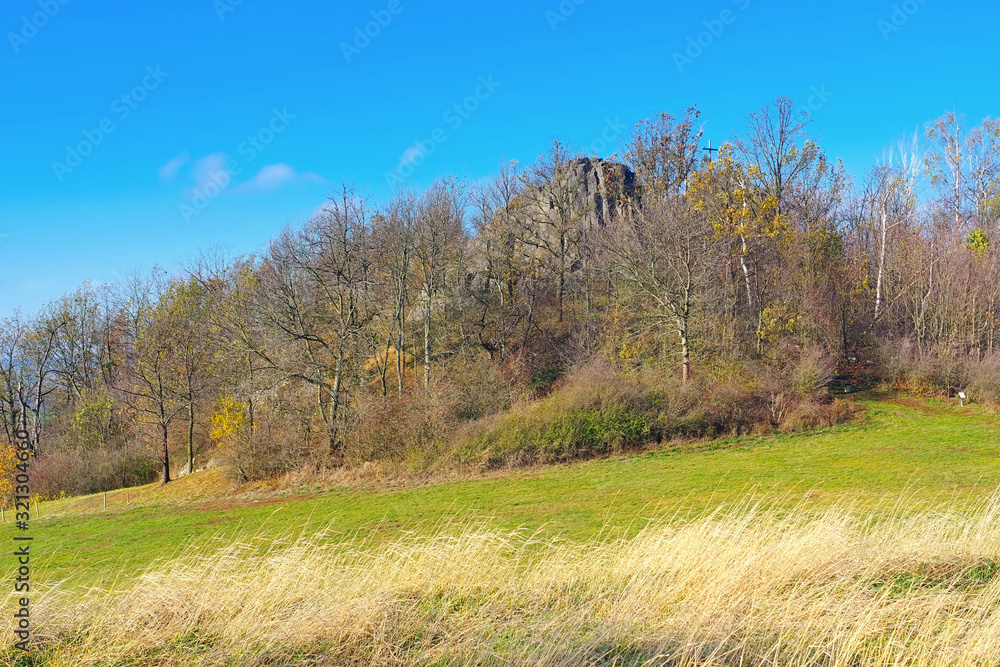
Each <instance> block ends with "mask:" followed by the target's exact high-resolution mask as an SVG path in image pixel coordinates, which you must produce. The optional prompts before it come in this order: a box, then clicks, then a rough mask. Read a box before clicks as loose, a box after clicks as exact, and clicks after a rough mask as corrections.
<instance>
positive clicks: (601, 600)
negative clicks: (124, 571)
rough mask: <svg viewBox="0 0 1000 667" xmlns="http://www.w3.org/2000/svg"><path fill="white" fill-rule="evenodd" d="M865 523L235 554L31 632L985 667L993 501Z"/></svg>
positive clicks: (86, 638) (996, 609)
mask: <svg viewBox="0 0 1000 667" xmlns="http://www.w3.org/2000/svg"><path fill="white" fill-rule="evenodd" d="M875 516H881V515H871V514H864V513H859V512H856V511H853V510H851V509H850V508H848V507H845V506H838V507H833V508H830V509H826V510H811V509H808V508H806V507H804V506H799V507H798V508H797V509H793V510H782V509H780V508H779V507H778V506H773V507H768V506H764V505H761V504H750V503H749V502H748V503H745V504H743V505H741V506H738V507H734V508H730V509H724V510H717V511H715V512H713V513H711V514H708V515H705V516H701V517H699V518H697V519H691V520H681V519H678V518H676V517H674V518H663V519H659V520H654V521H651V522H650V523H649V524H648V525H647V526H646V527H645V528H644V529H642V530H641V531H640V532H639V533H638V534H637V535H635V536H633V537H629V538H624V539H614V540H612V539H598V540H595V541H592V542H590V543H573V542H568V541H561V540H543V539H540V538H539V536H538V534H529V533H527V532H523V531H515V532H500V531H497V530H491V529H490V528H488V527H487V526H486V525H484V524H482V523H474V522H468V523H465V524H464V526H463V525H458V526H453V527H448V526H438V527H437V528H436V529H435V530H434V531H432V534H431V535H424V536H420V535H411V536H408V537H406V538H405V539H400V540H397V541H395V542H393V543H391V544H389V545H387V546H382V547H378V548H376V547H374V546H373V545H372V544H370V543H365V542H363V541H358V540H353V541H349V542H347V543H341V544H331V543H329V541H328V539H327V538H326V536H324V535H316V536H313V537H310V538H308V539H305V538H303V539H297V540H289V541H288V542H284V543H272V544H269V545H264V546H262V545H261V544H258V543H256V542H255V541H254V540H248V541H246V542H243V543H238V544H233V545H230V546H227V547H225V548H222V549H220V550H218V551H214V552H212V553H196V552H194V551H192V552H191V553H189V554H188V555H186V556H184V557H182V558H180V559H178V560H176V561H175V562H171V563H165V564H162V565H161V566H159V567H156V568H155V569H151V570H150V571H148V572H146V573H145V574H144V575H143V576H141V577H139V578H138V579H137V580H135V581H132V582H129V583H128V584H127V585H122V586H118V587H115V588H114V589H112V590H99V589H93V590H85V591H63V590H60V589H58V588H53V589H52V590H49V591H47V592H46V593H44V594H43V595H42V596H41V597H40V598H39V599H38V601H37V606H36V608H35V611H34V614H33V618H34V621H35V624H36V632H37V635H36V636H37V641H38V642H39V643H40V644H41V647H42V648H41V650H42V652H43V654H44V655H45V657H46V658H47V659H48V662H46V663H45V664H51V665H74V666H85V665H112V664H114V665H118V664H128V665H404V664H406V665H409V664H422V665H423V664H438V665H444V664H454V665H466V664H496V665H529V664H530V665H567V666H568V665H573V666H576V665H659V664H662V665H685V666H687V665H844V666H847V665H851V666H855V665H886V666H888V665H942V666H943V665H949V666H959V667H961V666H964V665H996V664H998V663H1000V496H998V497H994V498H992V499H990V500H988V501H987V502H984V503H983V504H982V505H980V506H978V507H976V508H974V509H973V510H972V511H960V508H957V507H952V508H950V509H947V510H930V509H928V510H924V511H921V512H918V513H916V514H906V513H904V512H902V511H898V512H895V513H894V514H892V513H890V518H888V519H878V520H876V519H875V518H874V517H875ZM5 604H6V605H7V608H10V606H11V605H12V600H11V599H10V597H8V599H7V600H5ZM7 623H8V626H9V625H10V621H9V620H8V621H7ZM9 631H10V630H9V628H8V629H5V630H4V632H8V633H9ZM8 636H10V635H9V634H8ZM10 655H12V654H9V655H8V656H6V657H10Z"/></svg>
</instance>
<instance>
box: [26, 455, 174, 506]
mask: <svg viewBox="0 0 1000 667" xmlns="http://www.w3.org/2000/svg"><path fill="white" fill-rule="evenodd" d="M160 471H161V468H160V462H159V460H158V459H157V458H156V457H155V456H151V455H149V454H132V453H125V452H124V451H123V450H112V451H102V450H99V451H93V452H90V453H86V454H81V453H78V452H58V453H52V454H45V455H43V456H39V457H38V458H37V459H35V460H34V461H32V462H31V490H32V491H33V492H34V493H37V494H38V495H39V496H41V497H42V498H58V497H59V496H60V494H63V493H64V494H66V495H70V496H75V495H85V494H89V493H100V492H101V491H113V490H114V489H120V488H122V487H126V486H138V485H141V484H149V483H150V482H153V481H155V480H156V479H157V477H158V476H159V474H160Z"/></svg>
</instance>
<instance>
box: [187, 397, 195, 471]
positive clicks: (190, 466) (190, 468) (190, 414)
mask: <svg viewBox="0 0 1000 667" xmlns="http://www.w3.org/2000/svg"><path fill="white" fill-rule="evenodd" d="M193 472H194V401H193V400H192V401H191V402H190V403H188V474H191V473H193Z"/></svg>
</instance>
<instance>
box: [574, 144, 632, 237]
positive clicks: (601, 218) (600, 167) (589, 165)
mask: <svg viewBox="0 0 1000 667" xmlns="http://www.w3.org/2000/svg"><path fill="white" fill-rule="evenodd" d="M567 181H568V182H567V185H569V186H570V187H572V188H574V189H578V190H579V192H580V196H581V200H582V202H583V204H582V205H583V207H584V210H585V219H586V221H587V223H588V224H587V225H586V226H587V227H590V228H593V227H605V226H606V225H608V224H611V223H613V222H614V221H615V220H617V218H618V215H619V202H621V201H622V199H623V198H624V199H626V200H629V199H632V198H634V197H635V195H636V191H635V174H634V173H633V172H632V170H631V169H630V168H629V167H627V166H626V165H624V164H620V163H618V162H610V161H608V160H604V159H602V158H598V157H583V158H577V159H575V160H572V161H571V162H570V163H569V175H568V176H567Z"/></svg>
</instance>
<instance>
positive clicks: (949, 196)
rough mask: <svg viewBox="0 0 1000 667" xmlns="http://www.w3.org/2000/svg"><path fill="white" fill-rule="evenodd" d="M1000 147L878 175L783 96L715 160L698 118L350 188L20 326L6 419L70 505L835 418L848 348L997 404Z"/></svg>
mask: <svg viewBox="0 0 1000 667" xmlns="http://www.w3.org/2000/svg"><path fill="white" fill-rule="evenodd" d="M998 137H1000V123H998V122H997V121H994V120H991V119H987V120H984V121H983V122H982V123H980V124H979V125H976V126H975V127H971V128H968V127H966V126H965V121H964V119H963V118H962V117H960V116H957V115H955V114H947V115H945V116H944V117H942V118H941V119H939V120H937V121H935V122H933V123H931V124H929V126H928V128H927V130H926V133H925V134H924V135H923V136H920V135H917V136H914V138H913V140H912V141H909V142H905V143H900V144H898V145H897V146H895V147H893V148H892V149H891V150H888V151H886V153H885V156H884V158H883V159H882V160H880V161H879V162H877V163H876V164H874V165H873V166H872V167H871V168H870V169H869V170H868V172H867V173H866V174H864V175H863V177H861V178H860V179H859V180H858V181H857V182H852V181H851V177H850V176H849V175H848V174H847V173H846V171H845V170H844V168H843V167H842V165H840V164H839V163H838V162H837V161H835V160H832V159H830V158H829V157H828V156H827V155H826V154H825V153H824V152H823V150H822V149H821V147H820V146H819V145H818V144H817V143H816V141H814V140H813V139H812V138H811V137H810V135H809V134H808V132H807V118H806V117H805V116H804V115H801V114H799V113H798V112H797V111H796V109H795V107H794V105H793V104H792V103H791V102H790V101H789V100H788V99H786V98H779V99H778V100H776V101H775V102H774V103H773V104H771V105H769V106H768V107H766V108H764V109H761V110H760V111H757V112H755V113H751V114H750V115H749V117H748V123H747V127H746V130H745V131H744V132H743V133H741V134H740V135H739V136H736V137H733V138H732V139H731V140H730V141H729V142H728V143H727V144H726V145H725V146H724V147H723V149H722V150H721V152H719V153H718V154H717V155H714V156H711V155H709V154H708V153H707V152H706V151H705V150H704V149H703V141H702V137H701V130H700V128H699V113H698V111H697V110H696V109H694V108H692V109H689V110H688V111H687V112H686V113H685V114H684V115H683V116H681V117H677V118H675V117H673V116H671V115H668V114H661V115H658V116H656V117H654V118H651V119H649V120H646V121H643V122H641V123H639V124H638V125H637V126H636V128H635V131H634V133H633V135H632V136H631V138H630V140H629V141H628V144H627V146H626V148H625V149H624V150H623V154H622V155H621V157H620V158H618V162H611V161H602V160H598V159H592V158H584V157H581V156H579V155H575V154H572V153H571V152H570V151H568V150H567V149H566V148H565V147H564V146H563V145H561V144H560V143H558V142H556V143H555V144H554V145H553V146H552V147H551V148H550V150H549V151H548V152H546V153H545V154H544V155H542V156H540V157H539V159H538V161H537V162H535V163H534V164H532V165H530V166H527V167H525V168H522V167H521V166H520V165H518V164H516V163H510V164H504V165H502V166H501V169H500V172H499V174H498V175H496V177H494V178H493V179H491V180H490V181H489V182H486V183H474V184H466V183H462V182H460V181H458V180H455V179H444V180H440V181H438V182H437V183H435V184H434V185H433V186H432V187H430V188H428V189H427V190H426V191H423V192H419V193H417V192H408V191H404V192H399V193H398V194H396V195H395V196H394V197H393V198H392V199H391V200H389V201H386V202H381V203H375V202H371V201H368V200H366V199H365V198H364V197H363V196H362V195H361V193H359V192H357V191H355V190H353V189H351V188H350V187H348V186H344V187H342V188H341V189H340V190H338V191H337V192H335V193H333V194H332V195H331V196H330V198H329V201H328V202H327V204H326V205H325V206H324V207H323V208H322V209H321V210H320V211H319V212H317V213H316V214H315V215H314V216H313V217H312V218H311V219H310V220H309V221H308V222H306V223H305V224H304V225H303V226H301V227H299V228H291V227H289V228H287V229H285V230H284V231H282V232H281V233H280V234H279V235H278V236H277V237H276V238H275V239H273V240H272V241H271V243H270V246H269V247H268V248H267V250H266V251H265V252H263V253H262V254H260V255H259V256H250V257H236V258H232V257H226V256H224V255H222V254H221V253H216V254H206V255H203V256H202V257H201V258H200V259H198V260H197V261H196V262H195V263H194V264H193V265H191V266H190V267H189V268H188V269H186V270H185V271H184V272H183V273H181V274H178V275H174V276H167V275H166V274H165V273H164V272H163V271H160V270H154V271H153V272H151V273H150V274H149V275H144V276H133V277H131V278H130V279H128V280H123V281H120V282H119V283H117V284H115V285H103V286H100V287H95V286H92V285H90V284H89V283H85V284H84V285H82V286H80V287H79V288H78V289H77V290H76V291H75V292H74V293H72V294H69V295H67V296H65V297H63V298H62V299H59V300H58V301H56V302H53V303H50V304H48V305H47V306H46V307H45V308H44V309H43V310H42V311H41V312H40V313H38V314H37V315H34V316H31V317H28V316H24V315H20V314H18V315H15V316H13V317H11V318H7V319H5V320H3V322H2V323H0V424H2V429H3V434H4V436H5V437H6V439H7V440H8V441H12V439H13V435H14V432H15V431H17V430H25V431H27V432H28V433H29V434H30V437H31V440H32V442H33V444H34V447H35V452H36V460H35V462H34V463H33V476H34V477H35V479H36V482H35V485H36V490H38V491H40V492H41V493H43V494H47V495H55V494H58V493H59V492H66V493H83V492H94V491H99V490H106V489H110V488H115V487H118V486H123V485H131V484H136V483H140V482H147V481H150V480H151V479H153V478H155V476H156V475H160V476H161V477H162V480H163V482H167V481H169V480H170V479H171V476H173V475H176V474H178V473H179V472H181V470H180V469H181V466H182V465H183V466H184V467H185V468H186V469H191V468H195V469H197V468H200V467H202V466H204V465H208V464H210V463H212V462H213V461H214V462H215V463H219V464H226V465H231V466H232V468H233V470H235V471H236V473H237V475H238V476H239V477H240V478H241V479H243V480H250V479H260V478H265V477H268V476H273V475H278V474H281V473H283V472H287V471H290V470H295V469H301V468H303V467H307V468H313V469H329V468H333V467H338V466H356V465H361V464H364V463H365V462H393V463H394V464H398V465H402V466H406V467H408V468H410V469H420V470H426V469H430V468H433V467H434V466H439V465H452V464H455V465H478V466H482V465H509V464H517V463H523V462H526V461H537V460H558V459H563V458H571V457H573V456H580V455H590V454H594V453H602V452H607V451H614V450H616V449H620V448H623V447H629V446H634V445H639V444H642V442H644V441H648V440H651V439H657V440H662V439H667V438H673V437H677V436H687V435H695V436H697V435H707V434H712V433H718V432H725V431H751V430H755V429H761V428H764V429H766V428H773V427H778V428H784V427H789V428H794V427H795V425H796V424H800V425H806V426H808V425H810V424H815V423H823V422H824V420H827V421H829V422H833V421H836V420H837V419H839V418H841V417H842V416H843V415H844V414H846V411H845V409H844V407H843V406H842V405H841V406H839V407H837V406H836V405H834V406H831V405H830V404H829V401H828V400H826V399H824V398H823V395H824V394H825V387H826V386H827V384H828V382H829V380H830V378H831V376H832V375H833V374H834V373H835V368H836V367H838V366H836V365H837V364H839V368H840V371H841V373H849V374H851V376H852V378H853V377H856V376H857V375H859V374H866V375H868V376H870V377H872V378H875V379H881V380H883V381H887V382H892V383H895V384H896V385H899V386H906V387H908V388H910V389H915V390H921V391H948V390H954V389H957V388H962V389H969V388H970V387H974V390H970V391H971V392H972V394H973V397H974V398H977V397H979V398H980V400H988V399H991V398H992V397H993V396H994V395H998V394H1000V364H994V362H993V359H994V357H993V354H994V344H995V342H996V341H997V334H998V322H997V318H998V314H1000V302H998V301H1000V280H998V278H1000V275H998V253H997V250H996V249H995V248H994V247H993V245H992V243H991V240H992V238H993V237H994V236H995V235H996V233H997V223H998V217H1000V198H998V191H997V188H998V182H1000V145H998ZM852 381H853V380H852ZM977 395H978V396H977Z"/></svg>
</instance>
